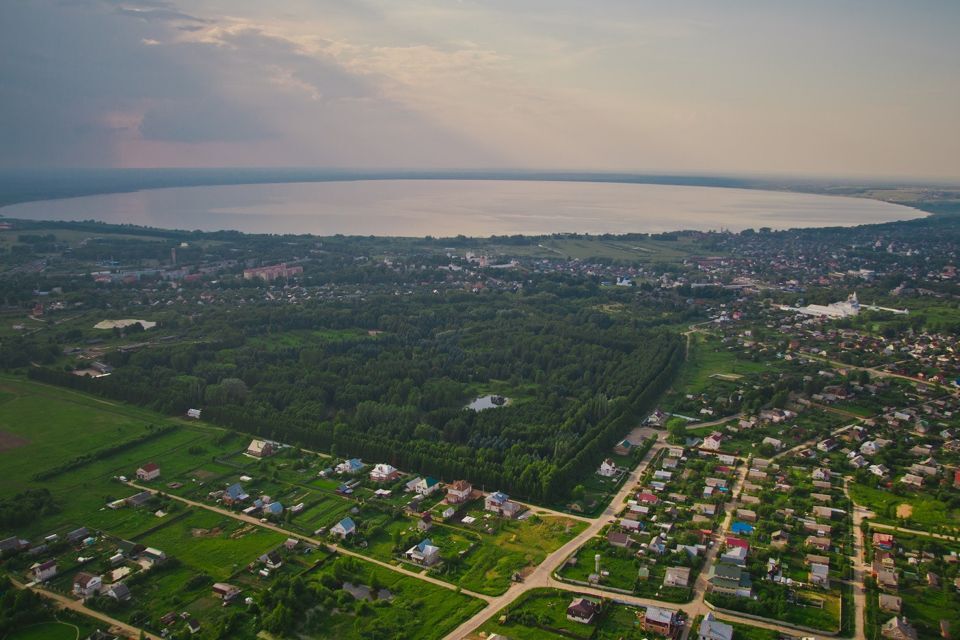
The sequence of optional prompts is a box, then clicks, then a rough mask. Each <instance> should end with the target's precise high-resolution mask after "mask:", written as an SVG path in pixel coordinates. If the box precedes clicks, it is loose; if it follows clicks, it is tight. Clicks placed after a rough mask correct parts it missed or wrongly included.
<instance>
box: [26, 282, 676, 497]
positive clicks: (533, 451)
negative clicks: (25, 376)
mask: <svg viewBox="0 0 960 640" xmlns="http://www.w3.org/2000/svg"><path fill="white" fill-rule="evenodd" d="M604 300H605V298H603V297H602V296H599V295H598V293H597V291H596V287H589V286H585V285H581V286H570V285H565V286H561V285H557V286H554V287H540V288H539V289H538V290H537V289H534V288H531V290H529V291H523V292H519V293H514V292H489V293H487V294H484V295H476V294H470V293H466V292H464V293H459V294H451V295H446V296H443V297H440V296H429V295H418V296H412V297H405V298H396V297H393V296H382V295H381V296H371V297H370V298H368V299H365V300H354V301H343V302H328V303H324V304H313V305H303V306H291V307H278V306H276V305H251V306H248V307H247V308H245V309H243V310H242V311H239V312H238V311H237V310H231V309H223V308H210V309H207V310H205V311H204V312H203V313H200V312H198V313H196V314H194V315H192V316H190V317H188V318H179V319H177V318H173V319H169V320H167V326H166V327H165V328H166V329H172V330H176V331H178V332H181V335H183V336H187V337H190V338H192V339H187V340H181V341H179V342H177V343H175V344H171V345H169V346H166V345H159V346H154V347H152V348H149V349H143V350H139V351H123V350H116V351H112V352H110V353H108V354H107V355H106V361H107V362H108V363H109V364H110V365H112V366H113V367H115V370H114V372H113V375H111V376H109V377H106V378H99V379H95V380H94V379H88V378H81V377H77V376H74V375H72V374H70V373H68V372H65V371H63V370H62V369H55V368H53V367H51V368H32V369H31V370H30V375H31V376H32V377H34V378H36V379H41V380H44V381H47V382H53V383H57V384H61V385H66V386H71V387H74V388H79V389H83V390H85V391H90V392H93V393H98V394H101V395H106V396H109V397H112V398H116V399H121V400H125V401H130V402H134V403H138V404H142V405H146V406H150V407H153V408H156V409H158V410H161V411H164V412H167V413H171V414H176V413H182V412H184V411H185V410H186V409H187V408H190V407H203V409H204V418H205V419H208V420H211V421H213V422H216V423H219V424H222V425H225V426H229V427H233V428H236V429H239V430H242V431H245V432H249V433H256V434H262V435H264V436H267V437H270V438H275V439H277V440H281V441H286V442H293V443H297V444H302V445H304V446H309V447H313V448H317V449H321V450H326V451H332V452H334V453H335V454H336V455H339V456H348V455H349V456H358V457H362V458H364V459H365V460H367V461H370V462H379V461H384V462H390V463H392V464H394V465H396V466H398V467H400V468H404V469H409V470H412V471H417V472H421V473H431V474H433V475H436V476H438V477H440V478H442V479H444V480H454V479H456V478H460V477H466V478H468V479H470V480H472V481H473V482H474V483H476V484H478V485H482V486H484V487H486V488H487V489H503V490H507V491H510V492H513V493H515V494H516V495H517V496H522V497H525V498H528V499H532V500H543V499H545V498H547V497H550V498H551V499H556V498H558V497H561V496H563V495H566V494H567V493H569V491H570V489H571V488H572V487H573V486H574V485H575V484H576V483H577V481H578V479H579V478H581V477H582V476H583V474H584V473H586V472H592V469H593V468H594V467H595V466H596V465H597V464H599V461H600V460H601V459H602V458H603V456H604V455H606V454H607V452H608V451H609V448H610V447H611V446H612V445H613V444H615V443H616V441H617V440H618V439H619V438H622V437H623V436H624V435H625V434H626V433H627V432H628V431H629V430H630V429H631V428H632V427H633V426H635V424H636V423H637V422H638V419H639V418H640V417H641V414H642V412H643V411H646V410H649V409H650V408H652V406H653V403H654V402H655V401H656V398H657V397H658V396H659V395H660V393H661V392H662V391H663V390H664V389H665V388H666V387H667V386H668V385H669V383H670V382H671V381H672V379H673V375H674V374H675V372H676V370H677V368H678V366H679V365H680V363H681V361H682V357H683V349H682V343H681V340H680V339H679V337H678V336H676V335H675V334H673V333H671V332H668V331H666V330H664V329H662V328H658V326H659V325H661V324H662V323H663V317H662V312H663V309H653V308H651V309H650V310H649V312H648V313H647V314H646V315H644V314H642V313H641V314H630V315H626V314H621V315H611V314H609V313H605V312H603V311H602V310H600V308H599V307H600V305H601V303H602V302H603V301H604ZM488 392H497V393H503V394H505V395H507V396H508V397H510V398H511V399H512V402H511V403H510V404H509V405H508V406H506V407H501V408H497V409H493V410H487V411H480V412H475V411H472V410H468V409H465V408H464V407H465V405H466V404H467V403H468V402H469V401H470V400H471V399H472V398H473V397H475V396H477V395H482V394H484V393H488Z"/></svg>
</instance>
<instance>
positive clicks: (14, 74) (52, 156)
mask: <svg viewBox="0 0 960 640" xmlns="http://www.w3.org/2000/svg"><path fill="white" fill-rule="evenodd" d="M0 4H2V6H0V78H2V82H0V120H2V122H3V123H4V124H3V126H2V127H0V164H2V165H8V166H11V165H12V166H16V165H21V166H22V165H24V164H44V165H45V164H73V163H78V162H83V163H84V164H87V163H95V164H103V163H112V162H113V161H114V160H115V158H114V157H113V151H112V148H113V144H112V143H113V142H115V141H116V138H117V137H118V136H119V135H130V132H129V125H128V124H124V123H125V122H127V121H128V119H127V118H125V116H124V114H133V115H136V114H137V113H138V112H143V114H144V124H145V126H146V127H147V131H146V132H145V135H146V136H147V137H149V138H151V139H167V140H172V141H189V140H190V139H191V136H193V137H194V138H195V139H196V140H198V141H201V140H202V141H210V140H238V139H250V138H251V137H254V138H256V137H261V138H262V137H263V136H265V135H268V130H267V129H266V128H265V127H263V126H262V125H259V124H258V123H259V118H258V117H257V116H256V114H255V113H251V112H250V111H249V110H248V109H246V108H245V107H243V106H241V105H239V104H237V103H236V102H232V101H231V100H229V99H227V98H225V97H224V95H223V94H222V92H221V91H220V90H219V87H218V82H217V77H216V75H215V74H214V73H213V72H212V70H211V68H210V66H209V65H207V64H205V63H204V56H203V55H202V53H203V52H201V55H200V56H199V57H198V56H197V52H196V51H191V49H196V48H197V47H190V46H182V47H181V46H171V47H164V46H147V44H145V43H149V42H154V41H155V39H165V38H166V37H167V36H168V35H169V33H170V31H171V30H172V29H173V26H172V24H168V23H170V22H171V20H173V19H174V18H176V20H177V21H181V20H186V19H192V20H194V21H196V20H199V19H193V18H192V17H190V16H187V15H186V14H180V12H177V11H173V10H171V9H168V8H162V7H160V8H157V9H155V10H152V11H162V12H163V13H162V15H163V16H165V17H164V19H159V17H158V16H159V15H161V14H157V13H150V15H151V16H153V18H154V19H156V22H157V24H154V23H153V22H152V21H151V20H150V19H148V20H130V19H129V17H128V15H127V14H126V13H118V12H117V7H113V6H110V5H109V4H106V3H99V2H72V3H67V4H62V3H54V2H45V1H43V0H39V1H36V2H29V3H27V2H24V3H20V2H13V3H10V2H7V3H0ZM125 4H129V3H125ZM136 13H142V12H136ZM207 49H212V47H207ZM131 117H132V116H131ZM178 121H179V122H178ZM118 122H119V123H120V124H118Z"/></svg>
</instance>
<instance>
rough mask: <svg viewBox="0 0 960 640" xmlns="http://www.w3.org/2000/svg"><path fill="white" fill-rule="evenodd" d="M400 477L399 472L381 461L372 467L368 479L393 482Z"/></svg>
mask: <svg viewBox="0 0 960 640" xmlns="http://www.w3.org/2000/svg"><path fill="white" fill-rule="evenodd" d="M399 477H400V472H399V471H398V470H397V469H396V468H395V467H394V466H393V465H390V464H386V463H384V462H381V463H379V464H377V465H375V466H374V467H373V470H372V471H371V472H370V479H371V480H373V481H374V482H393V481H394V480H396V479H397V478H399Z"/></svg>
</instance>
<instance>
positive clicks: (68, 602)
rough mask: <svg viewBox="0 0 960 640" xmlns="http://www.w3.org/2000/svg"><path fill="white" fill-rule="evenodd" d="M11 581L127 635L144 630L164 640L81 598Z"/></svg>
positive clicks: (156, 638) (152, 638) (136, 635)
mask: <svg viewBox="0 0 960 640" xmlns="http://www.w3.org/2000/svg"><path fill="white" fill-rule="evenodd" d="M10 582H12V583H13V585H14V586H15V587H17V588H18V589H30V590H31V591H35V592H36V593H39V594H40V595H41V596H43V597H44V598H47V599H48V600H53V602H54V603H55V604H56V606H57V607H59V608H60V609H70V610H71V611H76V612H77V613H80V614H82V615H85V616H88V617H90V618H96V619H97V620H100V621H101V622H106V623H107V624H109V625H110V626H111V627H116V628H117V629H118V630H120V631H121V632H123V633H125V634H127V636H128V637H130V638H139V637H140V632H141V631H143V633H144V635H145V636H146V637H147V638H149V640H162V639H161V638H160V636H155V635H153V634H152V633H147V632H146V631H145V630H143V629H139V628H137V627H134V626H131V625H129V624H127V623H126V622H121V621H120V620H117V619H116V618H111V617H110V616H108V615H107V614H105V613H101V612H99V611H95V610H94V609H89V608H87V607H86V606H85V605H84V604H83V602H81V601H79V600H75V599H73V598H68V597H67V596H65V595H62V594H59V593H54V592H53V591H47V590H46V589H44V588H42V587H38V586H36V585H33V586H27V585H25V584H23V583H22V582H20V581H18V580H16V579H14V578H11V579H10Z"/></svg>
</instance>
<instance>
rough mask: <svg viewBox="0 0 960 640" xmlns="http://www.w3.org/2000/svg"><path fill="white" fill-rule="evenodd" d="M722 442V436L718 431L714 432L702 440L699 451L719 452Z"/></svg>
mask: <svg viewBox="0 0 960 640" xmlns="http://www.w3.org/2000/svg"><path fill="white" fill-rule="evenodd" d="M722 442H723V434H722V433H720V432H719V431H714V432H713V433H711V434H710V435H709V436H707V437H706V438H704V439H703V443H702V444H701V445H700V448H701V449H706V450H707V451H719V450H720V444H721V443H722Z"/></svg>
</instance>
